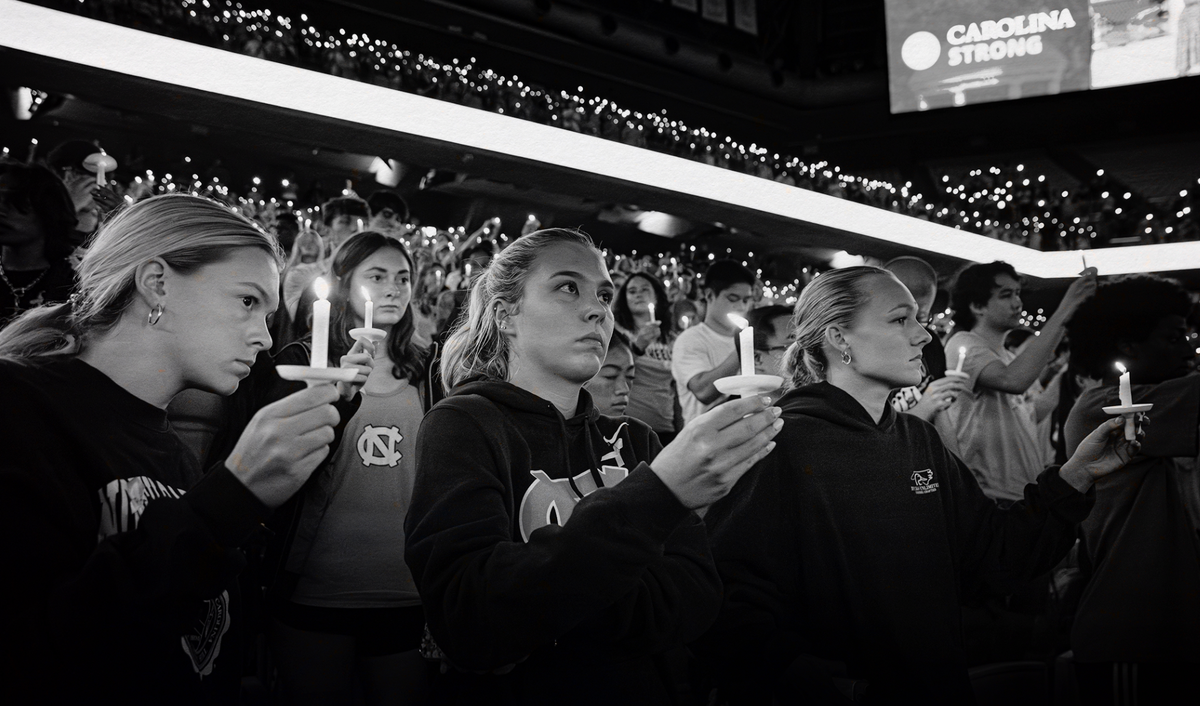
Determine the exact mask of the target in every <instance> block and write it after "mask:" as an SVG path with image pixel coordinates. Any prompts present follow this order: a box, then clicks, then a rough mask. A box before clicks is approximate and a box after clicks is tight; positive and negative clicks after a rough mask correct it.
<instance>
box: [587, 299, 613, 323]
mask: <svg viewBox="0 0 1200 706" xmlns="http://www.w3.org/2000/svg"><path fill="white" fill-rule="evenodd" d="M608 313H609V310H608V305H607V304H605V303H604V301H603V300H602V299H600V296H599V295H597V296H594V297H589V298H588V300H587V303H586V304H585V305H584V310H583V318H584V320H585V321H588V322H592V321H603V320H604V318H605V317H606V316H608Z"/></svg>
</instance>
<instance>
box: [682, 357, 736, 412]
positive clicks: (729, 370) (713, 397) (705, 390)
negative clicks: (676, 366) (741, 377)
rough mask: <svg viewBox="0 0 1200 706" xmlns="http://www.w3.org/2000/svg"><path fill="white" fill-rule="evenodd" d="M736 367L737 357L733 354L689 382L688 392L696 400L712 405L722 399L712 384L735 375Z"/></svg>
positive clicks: (719, 392)
mask: <svg viewBox="0 0 1200 706" xmlns="http://www.w3.org/2000/svg"><path fill="white" fill-rule="evenodd" d="M738 366H739V362H738V357H737V354H736V353H735V354H734V355H731V356H730V357H728V358H726V359H725V361H724V362H722V363H721V364H720V365H718V366H717V367H715V368H713V369H712V370H709V371H708V372H706V373H700V374H699V375H697V376H695V377H693V378H692V379H691V380H689V381H688V390H690V391H691V393H692V394H693V395H695V396H696V399H698V400H700V401H701V402H703V403H704V404H712V403H713V402H716V401H717V400H719V399H721V397H722V393H721V391H720V390H718V389H717V388H716V387H715V386H714V385H713V383H715V382H716V381H717V380H720V379H721V378H726V377H729V376H731V375H737V374H738V370H739V367H738Z"/></svg>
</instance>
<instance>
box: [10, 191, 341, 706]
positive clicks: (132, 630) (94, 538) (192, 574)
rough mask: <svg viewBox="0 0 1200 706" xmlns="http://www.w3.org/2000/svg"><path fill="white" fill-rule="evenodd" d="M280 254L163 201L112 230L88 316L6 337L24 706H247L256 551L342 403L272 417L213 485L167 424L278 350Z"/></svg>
mask: <svg viewBox="0 0 1200 706" xmlns="http://www.w3.org/2000/svg"><path fill="white" fill-rule="evenodd" d="M281 255H282V254H281V252H280V251H279V247H278V244H277V243H276V242H275V239H274V238H273V237H272V236H270V235H268V234H266V233H265V232H263V231H262V230H261V229H260V228H258V227H257V226H255V225H254V224H252V223H251V222H250V221H248V220H246V219H245V218H243V217H242V216H239V215H237V214H234V213H232V212H231V211H230V209H229V208H228V207H226V206H224V205H222V204H218V203H216V202H213V201H209V200H206V199H202V198H199V197H194V196H185V195H170V196H158V197H154V198H151V199H147V200H145V201H142V202H139V203H137V204H135V205H133V206H130V207H128V208H126V209H125V210H124V211H122V212H120V213H118V214H117V215H116V216H114V217H113V218H112V219H111V220H109V221H107V222H106V223H105V224H104V225H103V226H101V228H100V230H99V231H98V233H97V235H96V236H95V239H94V240H93V242H92V245H91V247H90V248H89V249H88V251H87V254H86V255H85V256H84V259H83V262H82V264H81V265H80V269H79V283H78V285H77V288H76V290H75V293H74V294H73V295H72V297H71V299H70V301H68V302H67V303H65V304H59V305H53V306H44V307H41V308H37V309H33V310H31V311H28V312H26V313H25V314H24V315H22V317H21V318H19V319H17V320H16V321H14V322H13V323H11V324H9V325H8V326H7V327H6V328H5V329H4V330H3V331H0V398H3V399H4V400H5V404H4V405H0V444H2V445H3V447H4V455H3V458H2V459H0V518H2V519H0V523H2V524H0V527H2V531H3V534H2V535H0V536H3V537H4V547H3V551H4V555H5V562H6V568H7V571H6V575H5V580H4V581H2V582H0V596H2V597H3V600H4V603H5V605H7V606H10V608H11V610H6V611H4V616H3V617H2V618H0V630H2V632H3V634H4V636H5V640H4V644H5V649H4V655H3V659H0V692H3V693H4V694H5V695H6V696H9V698H8V699H6V701H8V702H13V700H14V699H20V700H24V699H28V698H29V697H30V695H33V694H35V695H37V698H38V700H40V701H44V702H45V703H83V702H87V701H95V700H96V698H97V696H98V695H100V696H102V697H103V699H104V700H106V701H112V702H120V703H126V704H164V703H171V704H227V703H232V702H234V701H236V700H237V698H238V691H239V684H240V679H241V676H242V667H243V664H242V654H241V644H242V640H243V637H244V635H245V631H246V629H247V626H248V624H249V621H247V616H245V615H244V614H243V610H242V601H241V598H240V592H239V590H238V581H237V576H238V573H239V571H240V570H241V569H242V567H243V566H244V565H245V563H246V559H245V557H244V556H243V554H242V552H241V551H240V550H239V547H240V546H242V545H243V544H244V543H245V542H246V541H247V540H248V539H249V538H250V537H251V535H252V534H253V533H254V532H255V531H256V530H257V529H258V528H259V527H260V525H261V523H262V522H263V521H264V520H265V519H266V518H267V517H268V516H269V515H270V514H271V511H272V509H273V508H275V507H278V506H279V505H280V504H282V503H283V502H284V501H285V500H287V498H288V497H289V496H291V495H292V494H293V493H294V492H295V491H296V490H297V489H298V488H299V487H300V486H301V485H302V484H303V483H304V482H305V481H306V480H307V479H308V477H309V474H311V473H312V471H313V469H314V468H316V466H317V464H318V463H320V461H321V460H322V459H323V458H324V457H325V455H326V454H327V453H328V445H329V443H330V442H331V441H332V440H333V426H334V425H336V424H337V423H338V414H337V411H336V410H335V409H334V408H333V407H332V405H331V403H332V402H333V401H334V400H335V399H337V390H336V389H335V388H334V387H333V386H332V385H318V386H315V387H313V388H311V389H307V390H303V391H301V392H297V393H296V394H294V395H291V396H289V397H287V398H285V399H281V400H279V401H278V402H276V403H275V404H272V405H269V406H268V407H266V408H264V409H262V410H261V411H259V412H258V414H256V415H254V417H253V419H251V420H250V422H249V425H248V426H247V427H246V429H245V431H244V432H243V433H242V434H241V437H240V439H239V440H238V441H237V443H236V444H235V445H234V447H233V450H232V453H230V454H228V455H227V456H225V457H224V458H221V459H220V460H219V461H218V462H217V463H216V464H214V465H213V466H212V467H211V468H210V469H208V471H207V473H202V472H201V471H202V469H201V468H200V467H199V464H197V463H196V461H195V459H194V457H193V456H192V454H191V453H189V451H188V449H187V448H186V447H185V446H184V444H183V442H182V441H180V439H179V437H178V436H176V434H175V432H174V431H173V430H172V429H171V426H170V424H169V422H168V421H167V413H166V407H167V403H168V402H169V401H170V400H171V398H172V397H174V396H175V395H176V394H177V393H179V392H180V391H182V390H185V389H201V390H205V391H208V392H213V393H217V394H220V395H229V394H231V393H233V392H234V391H235V390H236V389H237V387H238V384H239V383H240V381H241V380H242V379H243V378H245V377H246V376H247V375H248V374H249V373H250V368H251V366H252V365H253V364H254V360H255V358H256V357H257V356H258V354H259V353H261V352H263V351H265V350H267V349H268V348H269V347H270V345H271V337H270V335H269V334H268V332H267V331H268V329H267V327H268V318H269V316H270V315H271V314H272V312H274V311H275V309H276V307H277V306H278V290H279V266H280V262H281Z"/></svg>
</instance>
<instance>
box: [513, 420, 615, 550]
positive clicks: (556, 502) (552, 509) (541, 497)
mask: <svg viewBox="0 0 1200 706" xmlns="http://www.w3.org/2000/svg"><path fill="white" fill-rule="evenodd" d="M624 426H625V425H624V424H622V425H621V426H620V427H618V428H617V433H615V434H613V436H612V438H611V439H605V440H604V442H605V443H606V444H608V445H609V448H610V449H611V450H610V451H609V452H608V453H607V454H605V455H604V456H603V457H602V458H601V459H600V462H601V463H602V464H603V463H604V462H605V461H612V462H613V463H615V464H616V465H612V466H610V465H602V466H601V467H600V470H599V471H598V472H597V473H598V475H599V476H600V480H601V482H602V483H603V485H597V484H596V479H595V477H593V475H592V472H591V470H586V471H583V472H582V473H578V474H576V475H575V476H573V477H571V478H551V477H550V476H548V475H547V474H546V472H545V471H542V470H531V471H529V475H531V476H533V483H531V484H530V486H529V487H528V488H527V489H526V490H525V495H524V496H523V497H522V498H521V509H520V510H519V511H518V513H517V515H518V518H519V519H518V524H519V525H520V528H521V539H522V540H524V541H526V542H528V541H529V535H530V534H532V533H533V531H534V530H538V529H541V528H542V527H545V526H547V525H558V526H559V527H563V526H565V525H566V524H567V520H569V519H571V513H572V512H574V511H575V505H576V504H578V503H579V501H580V500H583V499H584V498H586V497H587V496H589V495H591V494H592V493H594V492H596V491H597V490H599V489H600V488H602V487H603V488H611V487H612V486H614V485H616V484H617V483H620V482H621V481H623V480H625V478H626V477H627V476H628V475H629V469H628V468H626V467H625V462H624V461H623V460H622V459H621V450H622V449H623V448H624V446H625V440H624V439H622V438H621V429H622V428H624Z"/></svg>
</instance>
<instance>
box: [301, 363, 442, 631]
mask: <svg viewBox="0 0 1200 706" xmlns="http://www.w3.org/2000/svg"><path fill="white" fill-rule="evenodd" d="M360 394H362V404H361V406H359V408H358V412H356V413H355V415H354V416H353V417H352V418H351V419H350V422H349V423H348V424H347V425H346V430H345V435H344V436H343V437H342V443H341V445H340V446H338V448H337V450H336V451H335V452H334V458H333V462H332V464H333V465H332V468H331V469H330V470H331V471H332V473H333V474H334V478H335V479H336V480H335V483H336V491H335V492H334V494H333V498H332V500H331V501H330V503H329V507H328V508H327V509H326V510H325V513H324V516H323V517H322V518H321V523H320V525H319V526H318V528H317V533H316V536H315V537H314V538H313V543H312V548H311V550H310V551H309V555H308V561H307V562H306V563H305V565H304V567H303V569H302V571H301V572H300V580H299V582H298V583H297V585H296V591H295V593H294V594H293V597H292V600H293V601H294V602H296V603H300V604H303V605H312V606H320V607H325V608H392V607H402V606H415V605H420V603H421V599H420V596H418V595H417V587H416V584H415V583H414V581H413V577H412V572H411V571H409V569H408V565H407V564H405V563H404V518H405V516H406V515H407V514H408V506H409V502H410V501H411V499H412V489H413V479H414V477H415V472H416V468H415V466H414V460H415V453H414V452H415V446H416V440H417V429H418V428H419V426H420V424H421V417H422V416H423V411H422V409H421V398H420V395H419V394H418V392H417V389H416V388H415V387H413V386H412V385H409V384H407V383H405V384H403V385H402V386H401V387H400V389H399V390H397V391H395V392H392V393H389V394H383V395H380V394H372V393H368V392H366V391H363V392H362V393H360ZM309 509H310V508H306V510H309ZM312 510H313V511H316V509H315V508H313V509H312Z"/></svg>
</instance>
